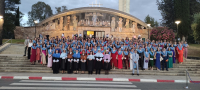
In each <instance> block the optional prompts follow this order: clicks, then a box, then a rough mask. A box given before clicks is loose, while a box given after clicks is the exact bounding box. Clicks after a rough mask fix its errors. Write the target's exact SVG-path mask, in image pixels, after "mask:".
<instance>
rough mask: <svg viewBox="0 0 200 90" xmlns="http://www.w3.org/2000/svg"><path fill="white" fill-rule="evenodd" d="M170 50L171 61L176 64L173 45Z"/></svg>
mask: <svg viewBox="0 0 200 90" xmlns="http://www.w3.org/2000/svg"><path fill="white" fill-rule="evenodd" d="M170 50H171V51H172V61H173V63H176V53H175V47H174V45H173V44H171V47H170Z"/></svg>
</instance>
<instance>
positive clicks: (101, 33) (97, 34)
mask: <svg viewBox="0 0 200 90" xmlns="http://www.w3.org/2000/svg"><path fill="white" fill-rule="evenodd" d="M94 33H95V34H94V35H95V38H103V37H105V32H104V31H94Z"/></svg>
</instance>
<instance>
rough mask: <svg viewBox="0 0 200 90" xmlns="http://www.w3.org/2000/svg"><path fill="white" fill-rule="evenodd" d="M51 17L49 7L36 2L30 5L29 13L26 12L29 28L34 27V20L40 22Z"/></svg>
mask: <svg viewBox="0 0 200 90" xmlns="http://www.w3.org/2000/svg"><path fill="white" fill-rule="evenodd" d="M51 15H53V13H52V9H51V7H50V6H49V5H48V4H46V3H44V2H40V1H39V2H37V3H36V4H33V5H32V9H31V11H29V12H28V21H27V24H28V25H29V26H33V25H34V21H35V20H39V21H42V20H44V19H46V18H48V17H50V16H51Z"/></svg>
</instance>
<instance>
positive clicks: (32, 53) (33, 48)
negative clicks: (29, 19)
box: [30, 43, 37, 65]
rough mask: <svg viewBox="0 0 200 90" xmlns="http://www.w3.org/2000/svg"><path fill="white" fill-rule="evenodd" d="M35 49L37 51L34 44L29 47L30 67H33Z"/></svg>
mask: <svg viewBox="0 0 200 90" xmlns="http://www.w3.org/2000/svg"><path fill="white" fill-rule="evenodd" d="M36 49H37V46H36V44H35V43H34V44H33V46H31V54H30V55H31V58H30V62H31V65H34V64H35V61H36Z"/></svg>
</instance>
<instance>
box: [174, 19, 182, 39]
mask: <svg viewBox="0 0 200 90" xmlns="http://www.w3.org/2000/svg"><path fill="white" fill-rule="evenodd" d="M175 23H176V24H177V38H178V24H179V23H181V21H179V20H177V21H175Z"/></svg>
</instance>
